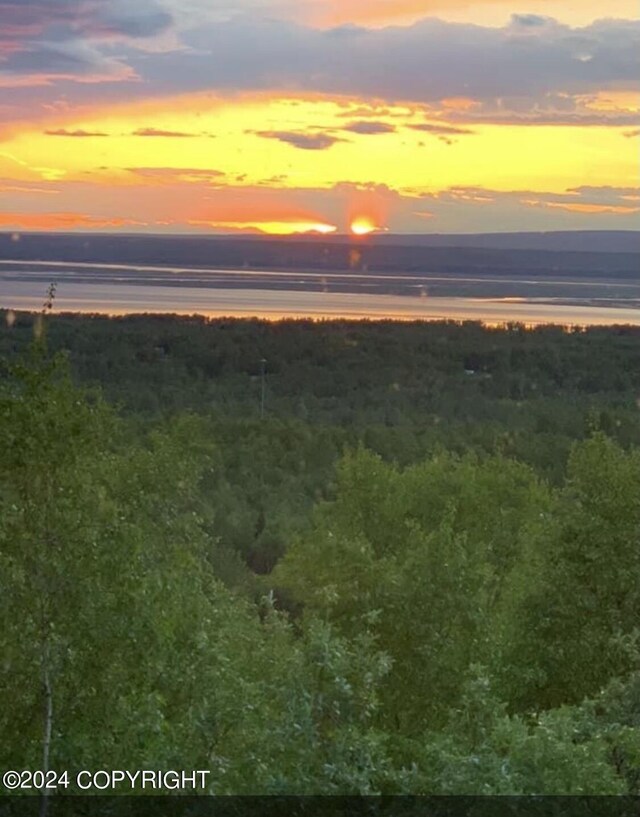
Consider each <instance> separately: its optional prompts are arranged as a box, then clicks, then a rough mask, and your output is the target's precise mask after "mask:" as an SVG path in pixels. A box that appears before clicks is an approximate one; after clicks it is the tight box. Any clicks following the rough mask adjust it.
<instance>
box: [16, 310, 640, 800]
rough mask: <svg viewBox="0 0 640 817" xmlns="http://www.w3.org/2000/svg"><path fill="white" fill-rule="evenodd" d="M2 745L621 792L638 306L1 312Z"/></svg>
mask: <svg viewBox="0 0 640 817" xmlns="http://www.w3.org/2000/svg"><path fill="white" fill-rule="evenodd" d="M0 361H1V366H0V452H1V456H0V575H1V576H2V592H1V593H0V656H1V658H0V690H2V693H3V695H2V697H3V700H4V701H10V702H11V703H10V706H3V707H0V767H2V768H24V769H35V768H43V764H44V765H45V766H46V767H48V768H51V769H65V768H66V769H80V768H84V769H87V768H92V767H93V768H154V769H162V768H193V769H209V770H211V775H210V778H209V782H210V788H209V791H210V792H211V793H215V794H312V793H322V794H380V793H382V794H435V795H442V794H456V795H458V794H483V795H486V794H501V795H502V794H511V795H530V794H633V795H640V662H639V659H640V644H639V643H638V636H639V635H640V627H639V625H640V329H637V328H630V327H608V328H592V329H588V330H577V329H576V330H566V329H564V328H562V327H553V326H548V327H540V328H537V329H525V328H524V327H522V326H519V325H511V326H507V327H502V328H489V327H483V326H481V325H479V324H475V323H464V324H458V323H454V322H448V323H394V322H375V323H367V322H346V321H341V322H319V323H313V322H310V321H286V322H280V323H268V322H262V321H259V320H247V321H233V320H222V319H220V320H206V319H204V318H199V317H193V318H183V319H180V318H176V317H172V316H135V317H126V318H105V317H97V316H85V317H77V316H69V315H57V314H51V315H28V314H25V313H19V314H17V315H16V314H13V313H7V312H3V313H0Z"/></svg>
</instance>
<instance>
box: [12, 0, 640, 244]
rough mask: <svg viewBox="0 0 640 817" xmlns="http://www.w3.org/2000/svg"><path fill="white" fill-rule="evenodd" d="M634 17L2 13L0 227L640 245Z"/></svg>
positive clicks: (458, 7) (268, 2) (110, 9)
mask: <svg viewBox="0 0 640 817" xmlns="http://www.w3.org/2000/svg"><path fill="white" fill-rule="evenodd" d="M638 7H639V4H638V0H607V2H606V3H603V2H601V1H600V2H594V1H593V0H519V2H514V0H502V1H499V0H491V1H489V2H483V0H466V1H465V0H0V230H10V231H13V230H16V231H21V230H48V229H52V230H62V231H68V230H89V231H92V230H101V231H102V230H113V231H126V232H134V231H149V232H195V233H201V232H204V233H207V232H218V233H229V232H236V231H242V232H266V233H295V232H304V231H311V230H317V231H319V232H324V233H330V232H335V231H337V232H346V231H348V230H349V229H350V228H351V227H354V229H355V231H356V232H358V231H359V232H366V231H367V230H369V229H372V228H374V227H377V228H380V229H385V230H390V231H393V232H405V233H422V232H435V233H439V232H443V233H447V232H482V231H490V232H499V231H511V230H554V229H638V228H639V227H640V191H639V152H640V138H639V137H640V96H639V90H640V21H639V20H638ZM603 13H606V17H603Z"/></svg>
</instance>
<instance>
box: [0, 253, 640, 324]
mask: <svg viewBox="0 0 640 817" xmlns="http://www.w3.org/2000/svg"><path fill="white" fill-rule="evenodd" d="M51 281H56V282H57V286H58V288H57V293H56V298H55V308H56V311H59V312H85V313H86V312H91V313H102V314H114V315H115V314H118V315H122V314H135V313H141V312H149V313H176V314H182V315H185V314H188V315H191V314H201V315H206V316H211V317H215V316H228V317H249V316H257V317H263V318H269V319H278V318H291V317H308V318H316V319H320V318H362V319H364V318H370V319H381V318H392V319H404V320H421V319H422V320H445V319H452V320H479V321H485V322H487V323H504V322H509V321H520V322H523V323H528V324H539V323H558V324H580V325H595V324H614V323H616V324H635V325H640V281H639V282H638V283H636V282H634V281H598V280H589V279H585V280H580V279H576V280H567V279H561V280H553V279H548V278H544V277H540V278H534V279H530V278H527V279H518V278H509V277H508V276H499V275H496V276H493V275H489V276H486V277H485V276H482V277H473V276H469V277H467V276H446V275H425V276H419V277H418V276H415V275H402V274H400V275H374V274H367V273H322V272H291V271H286V272H278V271H271V270H270V271H256V270H204V269H193V268H188V267H184V268H176V267H173V268H167V267H150V266H124V265H105V264H71V263H69V264H67V263H62V262H60V263H50V262H39V263H33V262H25V263H23V264H21V263H17V262H15V261H11V262H7V261H0V307H4V308H11V309H24V310H39V309H41V308H42V303H43V301H44V297H45V294H46V291H47V287H48V284H49V282H51Z"/></svg>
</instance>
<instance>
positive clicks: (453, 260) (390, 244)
mask: <svg viewBox="0 0 640 817" xmlns="http://www.w3.org/2000/svg"><path fill="white" fill-rule="evenodd" d="M0 260H4V261H22V262H29V261H40V262H43V261H44V262H70V263H76V264H122V265H159V266H175V267H189V268H212V269H238V268H239V269H248V270H250V269H256V270H260V269H275V270H278V269H279V270H290V269H294V270H327V271H331V270H350V271H352V272H356V271H366V272H368V273H370V274H374V275H375V274H376V273H386V274H391V275H393V274H399V273H403V272H411V273H415V274H418V275H420V274H444V275H460V274H467V273H471V272H473V273H474V274H477V275H496V274H499V275H505V274H508V275H516V276H523V275H556V276H557V275H562V276H583V275H587V276H589V277H594V276H600V277H604V278H626V279H629V278H634V279H635V278H636V277H637V276H639V275H640V262H639V261H640V232H610V231H606V232H589V231H587V232H581V233H578V234H576V233H567V232H563V233H495V234H491V235H420V236H405V235H390V234H378V235H370V236H366V237H364V238H362V237H360V238H359V237H355V236H346V235H342V236H341V235H334V236H329V237H327V236H296V237H290V238H283V237H276V236H271V237H257V236H238V235H235V236H221V235H218V236H202V235H148V234H139V233H138V234H132V233H129V234H108V233H20V234H19V235H17V234H15V233H14V234H12V233H0Z"/></svg>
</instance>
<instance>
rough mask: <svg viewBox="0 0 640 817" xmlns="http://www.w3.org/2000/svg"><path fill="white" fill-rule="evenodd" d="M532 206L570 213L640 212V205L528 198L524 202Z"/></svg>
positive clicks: (622, 213)
mask: <svg viewBox="0 0 640 817" xmlns="http://www.w3.org/2000/svg"><path fill="white" fill-rule="evenodd" d="M522 203H523V204H527V205H529V206H530V207H549V208H551V209H554V210H567V211H568V212H570V213H585V214H587V215H593V214H603V213H611V214H612V215H625V216H626V215H630V214H631V213H640V207H629V206H627V205H624V204H589V203H585V204H577V203H576V204H573V203H567V204H565V203H564V202H560V201H540V200H537V199H528V200H526V201H523V202H522Z"/></svg>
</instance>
